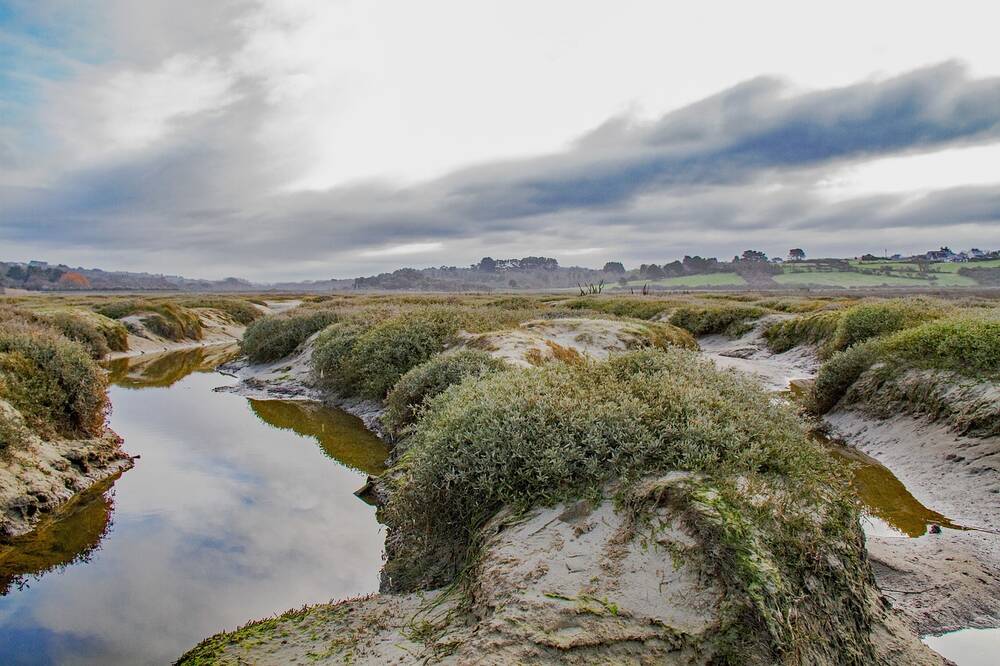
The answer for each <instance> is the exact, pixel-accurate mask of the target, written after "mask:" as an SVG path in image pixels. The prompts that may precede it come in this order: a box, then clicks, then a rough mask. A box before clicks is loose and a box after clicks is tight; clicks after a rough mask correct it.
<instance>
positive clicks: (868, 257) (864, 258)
mask: <svg viewBox="0 0 1000 666" xmlns="http://www.w3.org/2000/svg"><path fill="white" fill-rule="evenodd" d="M861 261H879V257H876V256H875V255H874V254H870V253H869V254H863V255H861Z"/></svg>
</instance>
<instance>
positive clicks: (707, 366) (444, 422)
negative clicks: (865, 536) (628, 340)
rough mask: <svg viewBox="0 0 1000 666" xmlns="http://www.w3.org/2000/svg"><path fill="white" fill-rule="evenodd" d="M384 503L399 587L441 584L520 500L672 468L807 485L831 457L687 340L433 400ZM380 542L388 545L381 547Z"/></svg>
mask: <svg viewBox="0 0 1000 666" xmlns="http://www.w3.org/2000/svg"><path fill="white" fill-rule="evenodd" d="M404 443H405V444H402V445H401V450H403V451H404V453H403V459H402V461H401V463H400V469H401V470H402V472H401V474H400V475H399V477H398V480H397V481H396V484H397V487H396V490H395V492H394V493H392V495H391V498H390V500H389V502H388V504H387V505H386V506H385V507H384V509H383V510H382V514H383V515H382V519H383V522H384V523H385V524H386V525H387V526H389V529H390V532H391V534H392V539H391V543H390V545H391V549H392V552H391V554H390V557H389V560H388V562H387V564H386V573H387V575H388V576H389V577H390V578H391V579H392V580H394V581H395V582H394V583H393V585H394V586H396V587H397V588H399V589H407V588H413V587H424V586H435V585H440V584H444V583H447V582H448V581H449V580H450V579H451V578H452V577H453V576H454V575H455V574H456V572H457V571H459V570H460V569H461V567H462V566H463V565H464V564H465V556H466V553H467V550H468V547H469V545H470V542H471V540H472V538H473V536H474V534H475V532H476V530H477V529H478V527H479V526H480V525H481V524H482V523H483V521H485V520H487V519H488V518H489V517H491V516H492V515H493V514H494V513H495V512H496V511H497V510H498V509H499V508H500V507H501V506H503V505H508V506H512V507H515V508H517V507H519V508H528V507H531V506H535V505H544V504H551V503H554V502H557V501H560V500H563V499H568V498H574V497H579V496H586V495H588V494H593V493H594V492H599V491H600V489H601V488H602V487H603V486H604V484H606V483H608V482H612V481H615V480H621V481H623V482H625V483H626V484H627V483H628V482H630V481H634V480H635V479H637V478H638V477H641V476H646V475H651V474H658V473H663V472H668V471H671V470H688V471H695V472H699V473H702V474H705V475H707V476H710V477H712V478H714V479H719V480H720V483H722V482H723V481H722V480H723V479H727V478H729V477H731V476H739V477H743V478H746V479H750V478H754V477H755V476H757V475H765V476H769V477H780V478H782V479H785V480H786V481H787V482H788V483H789V487H791V488H796V489H797V490H802V491H803V492H809V490H808V489H810V488H812V489H815V484H814V480H815V479H817V478H825V477H824V474H825V472H824V470H829V463H828V461H827V459H826V457H825V455H824V454H823V452H822V451H821V450H820V449H819V448H818V447H817V446H816V445H815V444H812V443H810V440H809V439H808V438H807V437H806V436H805V435H804V434H803V432H802V430H801V427H800V426H799V424H798V421H797V419H796V417H795V415H794V414H793V413H792V412H791V411H790V410H789V409H788V408H786V407H783V406H780V405H777V404H776V403H775V402H774V401H773V400H771V398H770V397H769V396H768V394H767V393H766V392H765V391H764V390H763V389H761V388H760V387H758V386H757V385H756V384H754V383H753V382H751V381H749V380H745V379H742V378H740V377H737V376H735V375H733V374H731V373H725V372H720V371H718V370H716V369H715V367H714V366H713V365H712V364H711V363H710V362H707V361H702V360H700V359H699V358H698V357H697V354H696V353H694V352H690V351H686V350H680V349H672V350H667V351H651V350H647V351H640V352H633V353H630V354H624V355H621V356H617V357H613V358H612V359H611V360H609V361H607V362H605V363H589V362H588V363H579V364H561V363H556V364H549V365H546V366H544V367H542V368H540V369H532V370H520V369H511V370H505V371H503V372H499V373H492V374H486V375H484V376H483V377H481V378H479V379H478V380H469V381H465V382H462V383H461V384H459V385H457V386H452V387H451V388H449V389H447V390H445V391H444V392H443V393H442V394H441V395H439V396H438V397H436V398H434V399H432V400H431V401H430V402H429V405H428V407H427V409H426V411H425V412H424V413H423V415H422V416H421V418H420V420H419V421H418V422H417V424H416V426H415V428H414V430H413V434H412V435H411V436H410V437H409V438H408V439H406V440H404ZM387 547H389V546H387Z"/></svg>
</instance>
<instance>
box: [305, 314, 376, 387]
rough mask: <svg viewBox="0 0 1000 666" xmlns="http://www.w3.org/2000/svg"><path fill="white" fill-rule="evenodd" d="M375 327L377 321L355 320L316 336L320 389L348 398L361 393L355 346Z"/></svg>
mask: <svg viewBox="0 0 1000 666" xmlns="http://www.w3.org/2000/svg"><path fill="white" fill-rule="evenodd" d="M373 325H374V322H373V321H368V320H366V319H363V318H357V317H354V318H351V319H345V320H344V321H339V322H336V323H334V324H330V325H329V326H328V327H326V328H325V329H323V332H322V333H320V334H319V335H318V336H316V343H315V344H314V345H313V353H312V359H311V363H312V375H313V381H314V382H315V383H316V385H317V386H320V387H322V388H327V389H332V390H333V391H336V392H337V393H339V394H341V395H344V396H351V395H355V394H356V393H357V392H358V391H359V390H360V386H361V379H362V374H361V372H362V371H361V363H359V362H358V360H357V359H356V358H355V357H354V344H355V343H356V342H357V341H358V338H359V337H361V336H362V335H363V334H364V333H366V332H367V331H368V330H369V329H370V328H371V327H372V326H373Z"/></svg>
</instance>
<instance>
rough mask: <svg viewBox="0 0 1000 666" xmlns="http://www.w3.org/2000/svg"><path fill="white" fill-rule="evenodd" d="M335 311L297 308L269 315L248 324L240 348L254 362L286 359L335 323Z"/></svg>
mask: <svg viewBox="0 0 1000 666" xmlns="http://www.w3.org/2000/svg"><path fill="white" fill-rule="evenodd" d="M339 317H340V315H339V314H338V312H337V311H336V310H312V311H309V310H307V311H299V310H294V311H292V312H289V313H282V314H278V315H269V316H267V317H263V318H261V319H258V320H256V321H254V322H253V323H252V324H250V325H249V326H247V330H246V332H245V333H243V339H242V340H241V341H240V349H242V350H243V353H244V354H246V355H247V356H249V357H250V360H251V361H252V362H254V363H268V362H270V361H277V360H278V359H280V358H285V357H286V356H288V355H289V354H291V353H292V352H294V351H295V350H296V349H297V348H298V347H299V345H301V344H302V343H303V342H305V341H306V340H307V339H309V337H310V336H311V335H313V334H314V333H316V332H317V331H322V330H323V329H324V328H326V327H327V326H329V325H330V324H332V323H334V322H336V321H337V320H338V319H339Z"/></svg>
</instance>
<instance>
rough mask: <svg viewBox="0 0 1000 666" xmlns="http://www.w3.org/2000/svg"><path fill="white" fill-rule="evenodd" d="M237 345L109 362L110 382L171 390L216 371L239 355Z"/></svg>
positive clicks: (123, 385) (127, 386) (119, 384)
mask: <svg viewBox="0 0 1000 666" xmlns="http://www.w3.org/2000/svg"><path fill="white" fill-rule="evenodd" d="M239 354H240V350H239V347H238V346H237V345H214V346H209V347H194V348H192V349H181V350H178V351H172V352H162V353H158V354H143V355H141V356H133V357H130V358H119V359H115V360H113V361H108V362H107V363H106V364H105V365H106V367H107V369H108V381H109V382H111V383H112V384H114V385H116V386H121V387H124V388H157V387H158V388H168V387H170V386H173V385H174V384H175V383H177V382H179V381H180V380H182V379H184V378H185V377H187V376H188V375H190V374H191V373H193V372H212V371H213V370H215V369H216V368H217V367H219V366H220V365H222V364H223V363H226V362H227V361H231V360H233V359H234V358H236V357H237V356H239Z"/></svg>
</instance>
